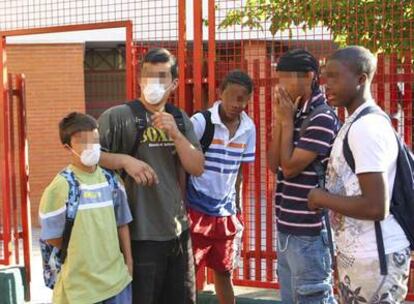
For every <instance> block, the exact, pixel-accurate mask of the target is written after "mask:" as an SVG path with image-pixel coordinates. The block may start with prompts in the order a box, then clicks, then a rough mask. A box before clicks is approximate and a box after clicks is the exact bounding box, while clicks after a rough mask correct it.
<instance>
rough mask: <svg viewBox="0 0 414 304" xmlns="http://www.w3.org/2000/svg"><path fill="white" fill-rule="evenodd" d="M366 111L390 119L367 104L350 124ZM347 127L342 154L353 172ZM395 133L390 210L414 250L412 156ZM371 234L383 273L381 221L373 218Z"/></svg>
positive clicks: (413, 165)
mask: <svg viewBox="0 0 414 304" xmlns="http://www.w3.org/2000/svg"><path fill="white" fill-rule="evenodd" d="M368 114H376V115H382V116H384V117H386V118H387V119H388V120H389V121H390V119H389V117H388V115H387V114H386V113H385V112H383V111H382V110H381V109H380V108H379V107H377V106H369V107H367V108H365V109H364V110H362V111H361V113H359V114H358V115H357V117H356V118H355V120H354V121H353V122H352V123H354V122H355V121H357V120H358V119H360V118H361V117H364V116H365V115H368ZM390 123H391V121H390ZM351 127H352V124H351ZM351 127H350V128H351ZM350 128H349V129H348V131H347V133H346V135H345V138H344V143H343V153H344V157H345V160H346V162H347V164H348V165H349V167H350V168H351V170H352V172H354V173H355V160H354V156H353V155H352V151H351V148H350V147H349V142H348V133H349V130H350ZM395 136H396V138H397V143H398V158H397V171H396V174H395V181H394V189H393V192H392V197H391V202H390V212H391V214H392V215H393V216H394V217H395V219H396V220H397V222H398V223H399V224H400V226H401V228H402V229H403V230H404V232H405V235H406V236H407V239H408V241H409V242H410V248H411V250H414V155H413V153H412V151H410V149H409V148H408V147H407V146H406V145H405V143H404V142H403V140H402V139H401V138H400V137H399V135H398V134H397V132H395ZM375 236H376V239H377V247H378V255H379V261H380V269H381V274H382V275H387V273H388V269H387V261H386V258H385V249H384V240H383V236H382V231H381V223H380V222H379V221H375Z"/></svg>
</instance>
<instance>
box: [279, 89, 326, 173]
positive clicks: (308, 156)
mask: <svg viewBox="0 0 414 304" xmlns="http://www.w3.org/2000/svg"><path fill="white" fill-rule="evenodd" d="M276 97H277V98H276V103H275V107H276V111H277V113H278V114H277V115H278V117H279V118H280V122H281V126H282V131H281V143H280V166H281V167H282V171H283V175H284V176H285V177H286V178H287V179H291V178H293V177H296V176H297V175H299V174H300V173H301V172H302V171H304V170H305V169H306V167H308V166H309V165H310V164H311V163H312V162H313V161H314V160H315V159H316V157H317V156H318V154H317V153H316V152H313V151H308V150H304V149H300V148H294V143H293V132H294V115H295V113H296V110H297V107H298V104H299V101H300V97H298V99H297V100H296V101H295V102H293V101H292V100H291V99H290V97H289V95H288V94H287V93H286V91H285V90H284V89H283V88H279V89H278V90H277V91H276Z"/></svg>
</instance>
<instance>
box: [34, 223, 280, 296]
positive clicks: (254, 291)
mask: <svg viewBox="0 0 414 304" xmlns="http://www.w3.org/2000/svg"><path fill="white" fill-rule="evenodd" d="M38 239H39V229H33V252H32V286H31V287H32V288H31V290H32V301H31V302H30V303H33V304H46V303H47V304H49V303H51V296H52V293H51V291H50V289H48V288H47V287H45V286H44V283H43V277H42V262H41V256H40V251H39V244H38ZM213 290H214V287H213V286H210V285H209V286H207V287H206V292H205V293H203V294H202V295H200V304H207V303H209V304H210V303H211V304H213V303H216V301H215V297H214V291H213ZM236 295H237V296H239V297H240V298H241V299H240V300H238V301H237V303H238V304H243V303H255V304H256V303H257V304H261V303H263V304H265V303H266V304H267V303H278V301H277V300H278V294H277V291H276V290H268V289H258V288H247V287H237V288H236Z"/></svg>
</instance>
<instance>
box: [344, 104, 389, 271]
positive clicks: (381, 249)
mask: <svg viewBox="0 0 414 304" xmlns="http://www.w3.org/2000/svg"><path fill="white" fill-rule="evenodd" d="M368 114H377V115H381V116H384V117H386V118H387V119H388V120H389V121H390V119H389V117H388V116H387V114H386V113H384V112H383V111H382V110H381V109H380V108H379V107H377V106H369V107H366V108H365V109H363V110H362V111H361V113H359V114H358V115H357V116H356V117H355V119H354V120H353V121H352V123H351V126H350V127H349V129H348V131H347V132H346V134H345V138H344V142H343V148H342V149H343V154H344V157H345V160H346V162H347V164H348V166H349V167H350V168H351V170H352V172H354V173H355V159H354V155H353V154H352V151H351V147H350V146H349V141H348V134H349V130H350V129H351V127H352V124H353V123H354V122H356V121H357V120H358V119H360V118H362V117H364V116H366V115H368ZM390 122H391V121H390ZM375 237H376V239H377V248H378V257H379V264H380V271H381V275H387V274H388V267H387V259H386V257H385V246H384V238H383V235H382V230H381V222H380V221H375Z"/></svg>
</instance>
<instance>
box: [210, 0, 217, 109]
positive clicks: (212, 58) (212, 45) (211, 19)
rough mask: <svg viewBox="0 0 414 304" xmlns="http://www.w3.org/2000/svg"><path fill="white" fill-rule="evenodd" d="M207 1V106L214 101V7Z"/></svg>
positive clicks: (213, 0)
mask: <svg viewBox="0 0 414 304" xmlns="http://www.w3.org/2000/svg"><path fill="white" fill-rule="evenodd" d="M215 2H216V1H215V0H209V1H208V105H209V107H210V106H212V105H213V103H214V101H215V99H216V7H215Z"/></svg>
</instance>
